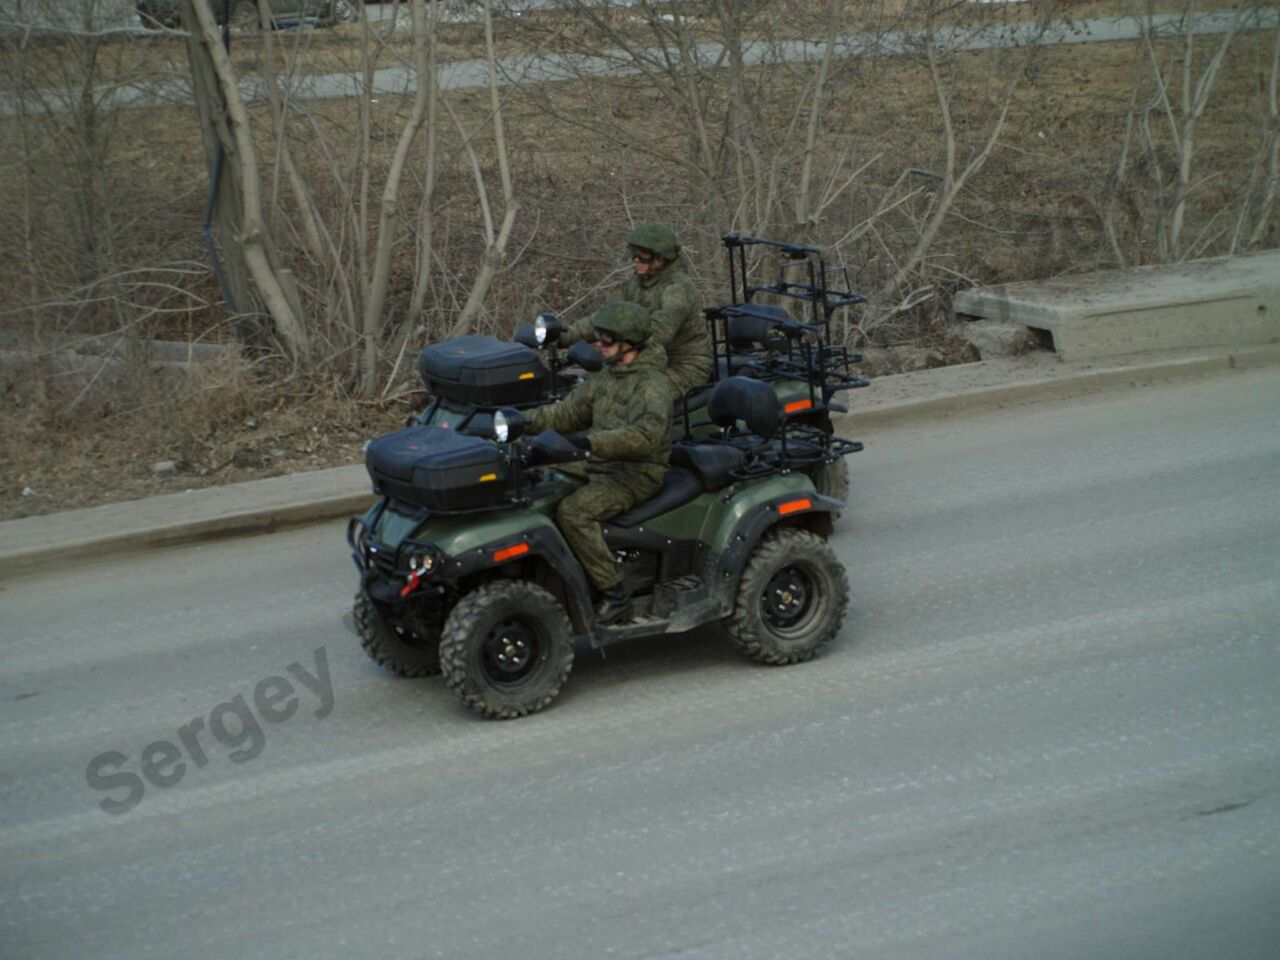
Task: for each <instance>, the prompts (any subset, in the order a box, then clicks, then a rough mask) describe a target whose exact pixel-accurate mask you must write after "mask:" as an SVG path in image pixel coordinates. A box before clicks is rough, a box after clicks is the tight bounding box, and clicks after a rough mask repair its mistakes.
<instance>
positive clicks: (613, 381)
mask: <svg viewBox="0 0 1280 960" xmlns="http://www.w3.org/2000/svg"><path fill="white" fill-rule="evenodd" d="M666 367H667V356H666V352H665V351H664V350H663V349H662V347H660V346H658V345H657V344H656V343H650V344H649V345H648V346H647V347H645V348H644V349H643V350H641V351H640V354H639V356H637V357H636V359H635V361H634V362H632V363H631V364H630V365H629V366H625V367H624V366H622V365H620V364H607V365H606V366H605V368H604V369H603V370H601V371H600V372H599V373H593V374H591V376H589V377H588V378H587V382H586V383H584V384H583V385H582V386H580V387H578V388H577V389H576V390H574V391H572V392H571V393H570V394H569V395H568V396H567V397H565V398H564V399H563V400H561V401H559V402H558V403H553V404H550V405H549V406H545V407H538V408H536V409H535V410H534V411H533V412H532V414H531V415H530V418H529V429H528V431H527V432H529V433H537V432H539V431H542V430H557V431H559V432H560V433H573V432H575V431H578V430H586V431H587V437H588V438H589V439H590V440H591V459H590V460H589V461H587V472H588V473H592V474H610V473H640V474H643V475H645V476H647V477H650V478H651V479H653V480H655V481H656V482H657V483H661V482H662V477H663V474H665V473H666V471H667V461H668V459H669V458H670V456H671V392H670V389H669V388H668V386H667V378H666V373H665V371H666Z"/></svg>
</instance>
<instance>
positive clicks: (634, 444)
mask: <svg viewBox="0 0 1280 960" xmlns="http://www.w3.org/2000/svg"><path fill="white" fill-rule="evenodd" d="M632 410H633V411H634V412H633V415H632V417H631V422H630V423H629V424H628V425H627V426H625V427H619V428H617V429H614V430H593V431H591V433H590V434H588V436H589V437H590V438H591V455H592V456H593V457H598V458H599V459H601V460H648V459H650V458H651V457H652V456H653V454H654V452H655V451H657V450H661V449H662V448H663V447H664V446H669V445H670V443H671V390H670V388H669V387H668V386H667V378H666V377H664V376H663V375H662V374H658V373H655V374H654V375H652V376H649V377H646V378H645V381H644V383H643V384H640V385H638V386H637V389H636V392H635V395H634V396H633V398H632Z"/></svg>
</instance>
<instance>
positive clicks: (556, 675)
mask: <svg viewBox="0 0 1280 960" xmlns="http://www.w3.org/2000/svg"><path fill="white" fill-rule="evenodd" d="M570 629H571V628H570V626H569V618H568V616H567V615H566V614H565V611H564V608H563V607H561V606H560V603H559V602H558V601H557V600H556V598H555V597H553V596H552V595H551V594H549V593H548V592H547V591H546V590H544V589H542V588H541V587H539V586H537V585H536V584H533V583H530V582H528V581H527V580H495V581H492V582H490V583H486V584H484V585H482V586H480V587H478V588H476V589H475V590H473V591H472V592H471V593H469V594H467V595H466V596H464V597H463V598H462V599H461V600H459V601H458V605H457V606H456V607H454V608H453V612H452V613H450V614H449V619H448V620H446V621H445V624H444V635H443V637H442V638H441V641H440V665H441V667H442V668H443V670H444V680H445V683H446V684H448V686H449V688H450V689H451V690H453V691H454V693H456V694H457V695H458V696H459V697H460V698H461V699H462V702H463V703H465V704H466V705H467V706H469V707H471V709H473V710H475V711H477V712H478V713H482V714H484V715H485V716H486V717H491V718H493V719H496V720H507V719H512V718H514V717H523V716H525V715H526V714H530V713H534V712H536V711H538V710H541V709H542V708H543V707H545V706H547V705H548V704H549V703H551V701H552V700H554V699H555V698H556V696H557V695H558V694H559V693H560V688H561V687H562V686H563V685H564V682H565V680H566V679H567V678H568V676H569V671H570V670H571V669H572V667H573V644H572V643H571V642H570V639H569V636H570Z"/></svg>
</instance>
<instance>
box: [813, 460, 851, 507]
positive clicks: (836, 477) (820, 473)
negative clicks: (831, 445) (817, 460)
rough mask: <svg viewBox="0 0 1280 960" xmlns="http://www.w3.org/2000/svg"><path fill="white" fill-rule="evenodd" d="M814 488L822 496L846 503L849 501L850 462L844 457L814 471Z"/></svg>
mask: <svg viewBox="0 0 1280 960" xmlns="http://www.w3.org/2000/svg"><path fill="white" fill-rule="evenodd" d="M813 488H814V489H815V490H816V491H817V492H818V493H819V494H821V495H822V496H824V497H830V498H831V499H832V500H839V501H840V502H841V503H845V502H846V501H847V500H848V499H849V462H848V461H847V460H846V459H845V458H844V457H839V458H837V459H835V460H832V461H831V462H830V463H824V464H822V465H821V466H819V467H818V468H817V469H816V470H814V471H813Z"/></svg>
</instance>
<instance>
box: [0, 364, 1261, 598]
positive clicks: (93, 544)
mask: <svg viewBox="0 0 1280 960" xmlns="http://www.w3.org/2000/svg"><path fill="white" fill-rule="evenodd" d="M988 363H992V364H995V363H996V361H988ZM1274 364H1280V347H1262V348H1257V349H1252V350H1247V351H1242V352H1238V353H1226V352H1224V353H1221V354H1217V355H1214V356H1197V357H1182V358H1177V359H1163V360H1159V361H1154V362H1149V363H1141V364H1134V365H1130V366H1119V367H1110V368H1104V369H1087V370H1070V369H1068V368H1064V367H1063V366H1062V365H1060V364H1055V365H1054V366H1052V367H1044V368H1042V369H1043V371H1044V375H1042V376H1041V377H1040V378H1039V379H1023V380H1014V381H1013V382H1002V383H991V384H984V385H982V386H978V387H972V388H965V389H950V390H947V389H945V388H943V389H940V388H939V387H938V386H937V384H936V383H935V384H934V385H933V387H932V389H933V392H934V395H933V396H923V397H920V398H919V399H910V400H902V401H886V402H882V403H876V404H874V405H871V406H870V407H869V409H864V410H859V411H858V412H856V413H849V414H844V415H842V416H840V417H838V418H837V419H836V427H837V429H838V430H839V431H840V432H841V433H845V432H849V431H855V430H858V429H863V428H875V427H880V426H888V425H892V424H897V423H902V422H904V421H908V420H913V419H923V418H929V417H947V416H952V415H955V414H959V413H968V412H974V411H982V410H995V409H999V408H1000V407H1004V406H1008V405H1009V404H1014V403H1029V402H1035V401H1042V400H1056V399H1064V398H1069V397H1073V396H1080V395H1082V394H1088V393H1094V392H1097V391H1100V390H1105V389H1108V388H1116V387H1124V386H1134V385H1138V384H1144V383H1152V382H1156V381H1161V380H1174V379H1179V378H1184V377H1192V376H1205V375H1209V374H1218V373H1224V372H1227V371H1229V370H1236V369H1238V370H1247V369H1256V368H1260V367H1265V366H1270V365H1274ZM966 366H971V367H973V366H977V365H976V364H975V365H966ZM1008 369H1009V370H1010V371H1012V370H1014V368H1012V367H1011V368H1008ZM959 370H961V368H957V367H943V368H939V369H938V370H935V371H923V372H922V374H923V375H924V376H923V377H921V376H920V375H918V374H902V375H900V376H902V377H903V378H913V382H914V379H924V380H926V381H927V379H928V375H929V374H935V375H938V379H945V376H946V375H944V374H940V371H952V372H953V373H954V372H956V371H959ZM1058 371H1065V372H1062V373H1058ZM961 372H964V371H961ZM1023 375H1024V376H1025V371H1024V373H1023ZM881 379H882V381H884V380H889V379H891V378H888V377H886V378H881ZM928 389H929V388H928V387H927V385H926V386H922V389H921V392H925V393H927V391H928ZM372 500H373V495H372V494H371V493H370V492H369V488H368V479H367V477H366V475H365V472H364V467H363V465H362V464H355V465H351V466H346V467H333V468H330V469H327V470H316V471H311V472H309V473H305V474H290V475H285V476H281V477H271V478H268V479H266V480H252V481H248V482H246V483H239V484H231V485H228V486H225V487H210V488H205V489H202V490H195V491H190V492H188V493H185V494H181V493H178V494H165V495H163V496H159V497H152V498H149V499H146V500H138V501H130V502H127V503H117V504H105V505H103V506H99V507H89V508H86V509H83V510H71V511H67V512H65V513H60V514H48V515H45V516H40V517H25V518H22V519H19V520H8V521H3V522H0V580H5V579H8V578H10V577H13V576H17V575H22V574H28V573H34V572H39V571H41V570H45V569H47V568H49V567H52V566H57V565H66V566H74V565H78V564H82V563H91V562H96V561H98V560H101V559H102V558H103V557H104V556H107V555H112V556H115V555H124V554H129V553H138V552H140V551H143V550H152V549H157V548H161V547H172V546H178V545H182V544H188V543H193V542H196V541H202V540H217V539H224V538H229V537H237V536H247V535H252V534H262V533H270V532H272V531H275V530H281V529H285V528H287V527H295V526H300V525H302V524H306V523H317V522H321V521H327V520H334V519H337V518H339V517H345V516H351V515H352V514H356V513H360V512H363V511H364V510H365V509H366V508H367V507H368V505H369V504H370V503H371V502H372ZM166 512H169V513H171V514H173V515H174V516H175V517H176V519H173V520H168V521H166V520H164V519H157V517H160V518H162V517H163V515H164V514H165V513H166ZM51 528H52V529H51ZM58 528H61V529H60V530H59V529H58Z"/></svg>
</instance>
